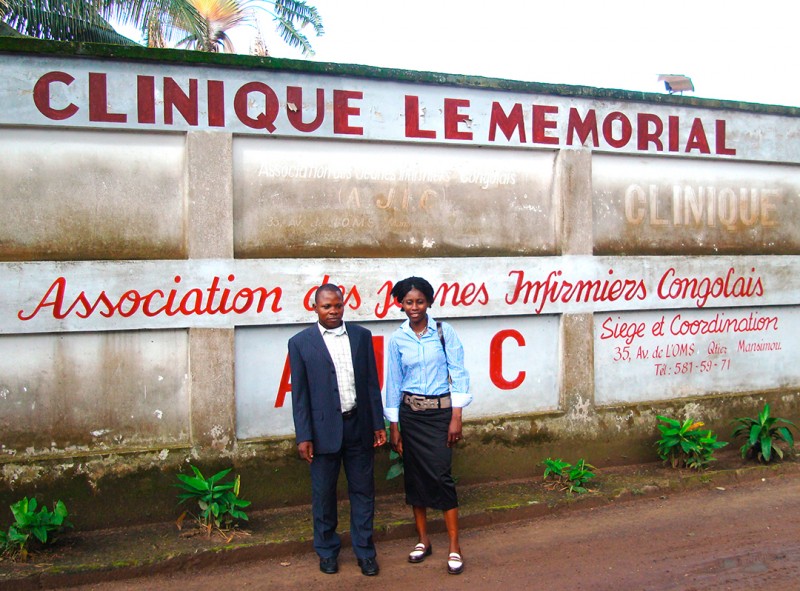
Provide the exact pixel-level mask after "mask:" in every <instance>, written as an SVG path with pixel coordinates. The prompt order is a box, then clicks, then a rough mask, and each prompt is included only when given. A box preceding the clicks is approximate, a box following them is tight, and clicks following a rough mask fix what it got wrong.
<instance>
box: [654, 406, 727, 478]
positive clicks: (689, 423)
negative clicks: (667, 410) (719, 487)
mask: <svg viewBox="0 0 800 591" xmlns="http://www.w3.org/2000/svg"><path fill="white" fill-rule="evenodd" d="M658 420H659V421H661V422H662V423H664V424H662V425H658V430H659V431H661V439H659V440H658V441H656V447H657V448H658V457H659V458H661V459H662V460H663V461H664V462H669V463H670V465H671V466H672V467H673V468H677V467H678V466H680V465H683V466H686V467H687V468H692V469H694V470H700V469H702V468H705V467H707V466H708V464H710V463H711V462H713V461H715V458H714V452H715V451H716V450H718V449H719V448H721V447H725V446H726V445H728V443H727V442H725V441H717V436H716V435H715V434H714V433H713V432H712V431H711V430H710V429H701V427H703V423H702V422H700V421H695V420H694V419H686V420H685V421H683V422H681V421H679V420H677V419H670V418H668V417H662V416H660V415H659V416H658Z"/></svg>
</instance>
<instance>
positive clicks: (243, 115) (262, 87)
mask: <svg viewBox="0 0 800 591" xmlns="http://www.w3.org/2000/svg"><path fill="white" fill-rule="evenodd" d="M251 94H260V95H262V96H263V97H264V109H263V111H261V112H260V113H259V114H258V115H257V116H256V117H251V116H250V112H249V109H248V105H249V103H250V95H251ZM279 108H280V107H279V105H278V95H276V94H275V91H274V90H272V89H271V88H270V87H269V86H267V85H266V84H264V83H263V82H248V83H247V84H244V85H243V86H242V87H241V88H240V89H239V90H237V91H236V96H235V97H234V98H233V110H234V112H235V113H236V116H237V117H238V118H239V121H241V122H242V123H243V124H245V125H246V126H247V127H250V128H252V129H266V130H267V131H268V132H270V133H272V132H274V131H275V129H276V128H275V119H276V118H277V117H278V110H279Z"/></svg>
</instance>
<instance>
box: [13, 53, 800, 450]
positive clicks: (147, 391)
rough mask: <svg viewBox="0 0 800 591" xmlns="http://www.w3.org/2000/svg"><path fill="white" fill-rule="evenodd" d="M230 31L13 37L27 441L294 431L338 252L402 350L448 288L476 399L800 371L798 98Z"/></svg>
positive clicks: (18, 287)
mask: <svg viewBox="0 0 800 591" xmlns="http://www.w3.org/2000/svg"><path fill="white" fill-rule="evenodd" d="M213 59H214V58H209V60H212V61H211V62H210V63H209V64H204V65H176V64H174V63H160V62H159V61H158V60H157V59H152V60H149V61H148V60H141V61H118V60H117V61H115V60H106V59H92V58H87V57H78V56H75V57H69V56H67V57H64V56H61V57H52V56H47V55H45V54H42V55H34V54H31V55H25V54H21V53H18V54H14V53H6V54H4V55H3V56H2V60H0V98H2V101H3V105H4V108H3V109H2V110H0V180H2V183H0V214H1V215H2V219H4V220H6V223H5V224H4V225H3V227H2V229H0V261H2V262H0V285H2V286H3V287H2V294H1V295H0V357H2V358H1V359H0V416H1V417H3V418H2V419H0V421H3V423H2V424H3V430H2V439H3V440H2V441H0V452H2V453H4V454H6V456H9V457H23V456H24V457H31V458H34V457H37V456H38V455H41V454H42V453H48V454H53V453H55V454H59V453H60V454H67V455H68V454H69V453H73V452H74V450H76V449H77V450H81V451H83V452H85V451H86V450H89V451H91V450H96V449H109V448H110V449H114V448H120V449H122V448H125V449H134V450H135V449H149V448H157V447H159V446H178V447H180V446H184V447H187V448H188V447H192V446H194V447H200V448H205V449H217V450H219V449H222V450H230V449H231V448H233V447H234V444H235V442H236V441H237V440H252V439H261V438H270V437H286V436H290V435H291V432H292V425H291V411H290V397H289V396H287V390H288V388H289V387H290V385H289V384H288V382H287V380H288V378H287V374H286V341H287V340H288V338H289V337H290V336H291V335H292V334H294V332H296V331H297V330H299V329H300V328H301V327H302V325H304V324H306V323H308V322H311V321H312V320H313V319H314V315H313V313H312V312H311V310H310V307H309V306H308V302H309V298H310V295H311V294H312V293H313V290H314V288H315V287H316V286H318V285H320V284H321V283H322V282H325V281H328V280H330V281H333V282H335V283H337V284H340V285H342V287H343V288H344V290H345V293H346V296H347V304H348V311H347V318H348V319H349V320H352V321H358V322H363V323H364V324H365V325H366V326H368V327H369V328H371V329H372V330H373V333H374V335H375V337H376V338H375V344H376V352H377V353H378V357H379V359H382V358H383V356H384V350H385V347H386V343H387V342H388V338H389V335H390V334H391V331H392V330H394V328H395V327H396V326H397V325H398V324H399V322H400V321H401V320H402V318H401V314H400V312H399V310H398V309H397V308H395V307H393V306H392V305H391V302H390V301H389V299H388V293H389V291H390V288H391V284H392V282H393V281H396V280H398V279H401V278H403V277H405V276H407V275H410V274H416V275H422V276H425V277H426V278H428V279H429V280H431V282H432V283H433V284H434V285H436V286H439V287H440V291H439V292H438V294H437V302H436V306H435V308H434V313H435V314H436V315H437V317H441V318H446V319H449V320H451V321H452V322H453V324H454V326H455V327H456V329H457V330H458V332H459V334H460V336H461V338H462V340H463V341H464V343H465V345H466V350H467V365H468V368H469V370H470V372H471V374H472V383H473V391H474V394H475V402H474V403H473V405H472V406H471V407H470V409H469V410H468V413H467V418H468V419H485V418H492V417H504V416H512V415H525V414H535V413H544V414H547V415H557V414H558V413H568V412H570V411H571V410H574V409H573V408H572V406H571V405H574V404H575V401H576V400H579V401H580V403H581V404H582V405H585V404H587V403H588V404H589V405H590V406H596V407H598V408H601V407H613V406H614V405H625V404H638V403H641V402H647V401H664V400H680V399H682V398H685V397H690V396H704V395H718V394H723V395H725V394H731V395H736V394H740V393H746V392H756V391H767V392H773V391H786V392H796V391H797V389H798V388H800V375H799V374H798V370H797V367H796V363H793V360H794V358H796V352H797V350H798V345H800V336H799V335H800V331H798V328H800V326H798V322H800V320H798V311H797V310H798V305H799V304H800V279H798V277H800V232H799V231H798V227H800V226H799V225H798V222H800V166H798V163H799V162H800V120H798V117H797V114H796V113H795V112H794V111H792V110H790V109H784V110H783V111H781V110H780V109H774V108H770V109H766V108H760V107H757V106H749V107H748V106H741V105H726V104H722V105H720V104H718V103H713V104H711V103H704V102H703V101H695V100H683V99H681V98H679V97H672V98H670V99H668V100H666V101H664V100H663V98H664V97H660V96H659V97H647V96H644V97H641V96H639V97H638V99H637V100H632V99H631V98H630V97H625V96H624V93H619V96H616V97H611V98H609V97H608V96H603V95H602V93H601V92H600V91H596V92H595V93H594V96H593V94H592V92H591V91H586V89H584V91H582V92H581V93H578V92H576V93H575V96H570V95H569V94H568V93H566V94H565V93H561V94H559V93H555V92H554V93H550V94H548V93H547V92H546V90H545V89H543V87H541V86H537V85H528V87H526V86H525V85H522V84H519V83H514V84H513V85H512V88H511V89H510V90H504V88H506V87H508V86H509V85H508V84H506V83H498V84H494V85H492V84H489V85H487V84H486V83H485V82H481V83H480V84H478V83H477V82H474V83H473V82H470V81H469V80H466V81H464V80H460V81H457V80H455V79H450V80H447V79H444V81H442V79H441V78H439V77H435V76H428V77H427V78H426V77H425V76H424V75H422V76H421V77H420V81H415V80H413V79H411V78H408V77H402V76H397V77H396V78H393V77H392V76H391V75H389V76H387V75H386V74H385V73H382V72H380V71H375V72H373V73H372V74H371V75H368V74H364V73H363V71H356V70H350V71H348V70H346V69H342V70H341V71H339V72H333V73H317V72H313V71H308V72H303V71H297V70H296V69H293V68H289V67H288V66H287V67H286V68H281V67H278V68H276V69H269V68H262V69H247V68H233V67H224V66H222V65H214V63H213ZM578 94H582V95H583V96H577V95H578ZM318 97H321V98H319V99H318ZM583 318H588V319H589V320H590V321H589V322H588V323H586V325H585V326H583V325H581V323H580V320H581V319H583ZM719 318H724V319H739V324H736V326H733V325H728V326H727V328H726V330H724V331H719V332H717V331H715V330H712V329H709V328H708V327H709V326H712V323H714V322H717V323H718V322H719V321H718V320H715V319H719ZM676 319H679V320H676ZM766 319H770V320H769V322H767V321H766ZM571 320H576V322H571ZM687 322H688V323H689V324H684V323H687ZM740 325H741V327H740ZM676 326H677V327H678V328H677V329H676V328H674V327H676ZM686 326H688V327H690V328H688V329H684V328H681V327H686ZM714 326H716V325H714ZM575 327H578V328H575ZM692 327H694V328H692ZM697 327H706V328H704V329H700V328H697ZM740 328H741V330H740ZM682 330H699V331H700V332H699V333H698V334H694V333H691V332H690V333H689V334H684V333H683V332H681V331H682ZM675 331H677V332H675ZM576 376H577V377H576ZM587 401H588V402H587ZM576 428H578V427H576Z"/></svg>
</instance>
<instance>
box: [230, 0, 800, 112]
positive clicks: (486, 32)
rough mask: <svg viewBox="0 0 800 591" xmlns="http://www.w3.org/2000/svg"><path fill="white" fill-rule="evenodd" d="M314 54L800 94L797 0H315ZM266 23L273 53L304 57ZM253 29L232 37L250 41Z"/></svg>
mask: <svg viewBox="0 0 800 591" xmlns="http://www.w3.org/2000/svg"><path fill="white" fill-rule="evenodd" d="M308 1H309V4H312V5H315V6H316V7H317V8H318V9H319V11H320V13H321V15H322V18H323V23H324V26H325V34H324V35H323V36H322V37H318V38H317V37H312V38H311V40H312V43H313V46H314V49H315V50H316V55H315V56H314V57H313V58H311V59H314V60H317V61H329V62H339V63H353V64H367V65H372V66H380V67H391V68H402V69H412V70H424V71H432V72H445V73H452V74H470V75H477V76H489V77H493V78H507V79H514V80H524V81H531V82H550V83H564V84H578V85H585V86H596V87H602V88H621V89H626V90H639V91H645V92H657V93H661V92H664V86H663V83H661V82H658V75H659V74H684V75H687V76H689V77H690V78H691V79H692V81H693V82H694V85H695V92H694V93H687V94H693V95H694V96H699V97H708V98H719V99H728V100H739V101H748V102H757V103H767V104H780V105H790V106H800V98H799V97H800V72H798V70H799V68H798V65H799V64H800V58H799V57H798V56H800V50H799V49H798V45H799V44H800V32H799V31H798V20H800V19H798V16H800V6H799V5H798V4H797V2H796V1H794V0H760V1H758V2H755V1H749V0H748V1H743V0H725V1H723V0H662V1H661V2H647V1H643V0H636V1H634V0H597V1H590V0H564V1H560V0H547V1H542V0H506V1H505V2H502V1H497V0H494V1H492V0H480V1H479V0H403V1H393V2H390V1H384V0H308ZM262 22H263V24H262V33H263V35H264V37H265V38H266V39H267V43H268V46H269V50H270V54H271V55H273V56H274V57H291V58H302V55H301V54H300V52H299V51H298V50H294V49H289V48H288V47H286V46H285V45H284V44H283V43H282V41H281V40H280V39H278V38H277V37H275V36H273V35H272V30H273V29H274V26H273V25H272V23H271V22H269V20H264V21H262ZM251 35H252V29H251V28H249V27H242V28H240V30H239V31H238V33H237V34H236V35H234V40H235V43H236V49H237V51H239V52H240V53H248V52H249V48H250V39H249V36H251Z"/></svg>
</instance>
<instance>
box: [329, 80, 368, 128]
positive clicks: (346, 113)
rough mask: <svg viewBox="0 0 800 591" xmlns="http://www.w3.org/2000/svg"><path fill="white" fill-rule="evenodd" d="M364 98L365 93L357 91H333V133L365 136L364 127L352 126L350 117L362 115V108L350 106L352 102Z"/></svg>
mask: <svg viewBox="0 0 800 591" xmlns="http://www.w3.org/2000/svg"><path fill="white" fill-rule="evenodd" d="M363 98H364V93H363V92H360V91H356V90H334V91H333V133H341V134H345V135H364V128H363V127H356V126H354V125H351V124H350V117H358V116H359V115H361V108H360V107H354V106H352V105H350V101H351V100H361V99H363Z"/></svg>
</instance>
